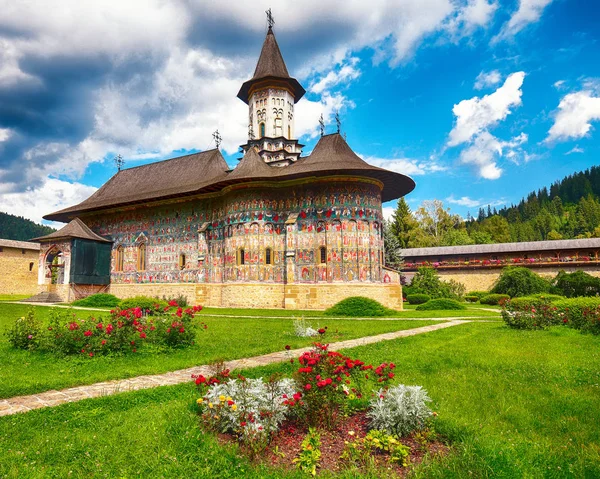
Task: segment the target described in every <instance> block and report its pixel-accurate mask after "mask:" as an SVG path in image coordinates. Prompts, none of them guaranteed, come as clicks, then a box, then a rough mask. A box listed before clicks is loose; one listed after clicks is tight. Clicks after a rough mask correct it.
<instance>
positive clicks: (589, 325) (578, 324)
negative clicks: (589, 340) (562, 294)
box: [552, 298, 600, 334]
mask: <svg viewBox="0 0 600 479" xmlns="http://www.w3.org/2000/svg"><path fill="white" fill-rule="evenodd" d="M552 304H553V305H554V307H556V315H557V316H558V318H559V320H561V321H562V322H563V323H565V324H566V325H567V326H569V327H571V328H574V329H581V330H583V331H588V332H594V330H595V329H596V328H600V326H596V325H595V324H594V319H595V318H596V317H597V314H596V312H597V311H598V308H600V298H569V299H562V300H559V301H554V302H553V303H552ZM596 322H597V321H596ZM599 333H600V331H598V332H597V333H595V334H599Z"/></svg>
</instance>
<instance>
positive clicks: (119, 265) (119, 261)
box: [115, 246, 124, 271]
mask: <svg viewBox="0 0 600 479" xmlns="http://www.w3.org/2000/svg"><path fill="white" fill-rule="evenodd" d="M123 259H124V258H123V246H117V256H116V258H115V271H123Z"/></svg>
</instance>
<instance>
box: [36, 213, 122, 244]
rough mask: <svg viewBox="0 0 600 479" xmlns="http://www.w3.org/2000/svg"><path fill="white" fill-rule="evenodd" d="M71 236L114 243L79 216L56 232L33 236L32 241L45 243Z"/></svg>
mask: <svg viewBox="0 0 600 479" xmlns="http://www.w3.org/2000/svg"><path fill="white" fill-rule="evenodd" d="M69 238H81V239H87V240H92V241H99V242H101V243H112V241H110V240H107V239H106V238H103V237H102V236H99V235H97V234H96V233H94V232H93V231H92V230H91V229H89V228H88V226H87V225H86V224H85V223H84V222H83V221H81V220H80V219H79V218H75V219H74V220H72V221H71V222H70V223H69V224H67V225H66V226H63V227H62V228H61V229H59V230H58V231H55V232H54V233H50V234H49V235H46V236H40V237H38V238H33V239H32V240H31V241H38V242H40V243H42V242H43V243H45V242H48V241H56V240H60V239H69Z"/></svg>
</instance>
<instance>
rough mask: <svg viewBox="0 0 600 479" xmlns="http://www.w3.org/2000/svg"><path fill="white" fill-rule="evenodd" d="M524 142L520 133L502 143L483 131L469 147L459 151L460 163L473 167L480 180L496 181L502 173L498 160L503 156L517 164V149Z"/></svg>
mask: <svg viewBox="0 0 600 479" xmlns="http://www.w3.org/2000/svg"><path fill="white" fill-rule="evenodd" d="M526 141H527V135H526V134H525V133H521V134H520V135H519V136H517V137H515V138H513V139H512V140H509V141H502V140H499V139H498V138H496V137H495V136H493V135H492V134H491V133H489V132H487V131H484V132H482V133H480V134H479V135H477V137H476V138H475V140H474V141H473V142H472V143H471V144H470V146H469V147H467V148H465V149H464V150H463V151H461V153H460V161H461V163H463V164H465V165H470V166H472V167H474V168H475V169H476V170H477V173H478V174H479V176H480V177H481V178H485V179H486V180H497V179H498V178H500V176H501V175H502V171H503V170H502V168H500V167H499V166H498V163H497V161H498V159H499V158H500V157H502V156H503V154H504V155H505V156H506V157H507V158H509V159H511V161H513V162H517V158H518V156H519V153H520V149H519V147H520V146H521V145H522V144H523V143H525V142H526ZM505 152H506V153H505Z"/></svg>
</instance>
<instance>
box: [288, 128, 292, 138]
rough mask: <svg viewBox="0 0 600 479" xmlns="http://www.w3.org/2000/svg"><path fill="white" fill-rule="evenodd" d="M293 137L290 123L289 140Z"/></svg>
mask: <svg viewBox="0 0 600 479" xmlns="http://www.w3.org/2000/svg"><path fill="white" fill-rule="evenodd" d="M291 139H292V127H291V126H290V125H288V140H291Z"/></svg>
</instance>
